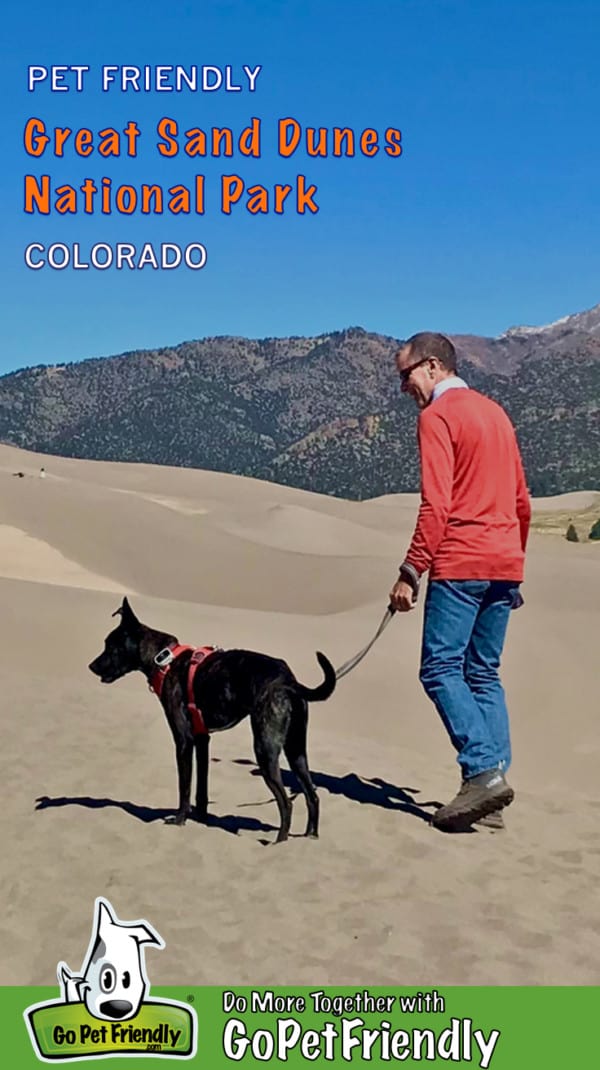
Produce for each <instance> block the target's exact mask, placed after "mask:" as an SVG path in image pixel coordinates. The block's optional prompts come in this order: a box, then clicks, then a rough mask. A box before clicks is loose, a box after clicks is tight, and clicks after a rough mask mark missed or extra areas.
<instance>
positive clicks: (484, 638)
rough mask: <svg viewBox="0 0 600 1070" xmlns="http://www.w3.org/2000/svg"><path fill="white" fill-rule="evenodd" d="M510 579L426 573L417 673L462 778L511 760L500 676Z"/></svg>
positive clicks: (513, 588)
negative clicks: (443, 577)
mask: <svg viewBox="0 0 600 1070" xmlns="http://www.w3.org/2000/svg"><path fill="white" fill-rule="evenodd" d="M518 590H519V584H518V583H517V582H515V581H512V580H431V581H430V582H429V585H428V588H427V597H426V599H425V620H424V626H423V646H422V650H421V671H420V673H419V679H420V680H421V683H422V684H423V687H424V688H425V691H426V692H427V695H428V696H429V698H430V699H431V700H432V702H433V703H434V704H435V706H436V709H437V711H438V713H439V715H440V717H441V718H442V721H443V722H444V725H445V728H446V731H447V732H448V735H449V736H450V739H451V740H452V743H453V745H454V747H455V749H456V751H457V761H458V763H459V765H460V767H461V769H462V775H463V777H464V778H466V777H472V776H476V775H477V774H478V773H483V772H484V771H485V770H487V769H495V768H500V769H503V770H506V769H507V768H508V766H509V765H510V758H511V753H510V730H509V725H508V712H507V709H506V702H505V699H504V690H503V688H502V684H501V683H500V677H499V676H498V669H499V667H500V656H501V654H502V648H503V646H504V639H505V636H506V627H507V625H508V617H509V614H510V611H511V609H512V606H513V602H514V599H515V596H516V595H517V593H518Z"/></svg>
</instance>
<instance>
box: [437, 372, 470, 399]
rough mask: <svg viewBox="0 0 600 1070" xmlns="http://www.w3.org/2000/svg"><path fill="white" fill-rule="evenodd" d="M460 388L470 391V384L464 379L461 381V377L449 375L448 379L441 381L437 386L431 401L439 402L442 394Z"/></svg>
mask: <svg viewBox="0 0 600 1070" xmlns="http://www.w3.org/2000/svg"><path fill="white" fill-rule="evenodd" d="M459 388H462V389H464V390H468V389H469V385H468V383H465V381H464V379H461V378H460V376H458V375H449V376H448V378H447V379H441V380H440V382H439V383H436V384H435V386H434V388H433V394H432V395H431V400H432V401H437V399H438V398H439V397H441V395H442V394H445V392H446V390H457V389H459Z"/></svg>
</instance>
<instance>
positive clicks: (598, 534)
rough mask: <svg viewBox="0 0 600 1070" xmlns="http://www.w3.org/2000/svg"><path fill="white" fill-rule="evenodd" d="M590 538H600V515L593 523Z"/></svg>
mask: <svg viewBox="0 0 600 1070" xmlns="http://www.w3.org/2000/svg"><path fill="white" fill-rule="evenodd" d="M588 539H600V517H599V518H598V520H596V522H595V524H592V526H591V528H590V533H589V535H588Z"/></svg>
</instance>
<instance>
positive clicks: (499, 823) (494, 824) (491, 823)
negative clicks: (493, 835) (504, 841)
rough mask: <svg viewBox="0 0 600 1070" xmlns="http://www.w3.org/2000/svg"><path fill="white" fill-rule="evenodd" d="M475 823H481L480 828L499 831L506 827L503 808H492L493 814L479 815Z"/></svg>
mask: <svg viewBox="0 0 600 1070" xmlns="http://www.w3.org/2000/svg"><path fill="white" fill-rule="evenodd" d="M473 824H474V825H479V827H480V828H486V829H490V831H491V832H499V831H500V830H501V829H505V828H506V825H505V824H504V818H503V816H502V810H492V812H491V814H484V815H483V817H478V818H477V821H474V822H473Z"/></svg>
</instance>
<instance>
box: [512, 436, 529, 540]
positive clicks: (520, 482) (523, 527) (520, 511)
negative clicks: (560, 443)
mask: <svg viewBox="0 0 600 1070" xmlns="http://www.w3.org/2000/svg"><path fill="white" fill-rule="evenodd" d="M515 449H516V452H517V458H516V465H517V501H516V508H517V517H518V520H519V528H520V531H521V549H522V550H523V552H525V547H526V546H527V537H528V535H529V523H530V521H531V502H530V500H529V491H528V490H527V483H526V481H525V473H524V471H523V462H522V460H521V454H520V453H519V447H518V445H517V443H516V441H515Z"/></svg>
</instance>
